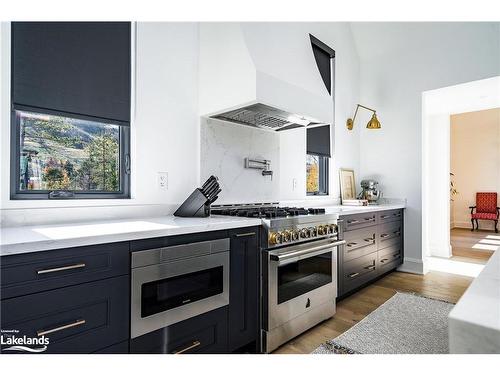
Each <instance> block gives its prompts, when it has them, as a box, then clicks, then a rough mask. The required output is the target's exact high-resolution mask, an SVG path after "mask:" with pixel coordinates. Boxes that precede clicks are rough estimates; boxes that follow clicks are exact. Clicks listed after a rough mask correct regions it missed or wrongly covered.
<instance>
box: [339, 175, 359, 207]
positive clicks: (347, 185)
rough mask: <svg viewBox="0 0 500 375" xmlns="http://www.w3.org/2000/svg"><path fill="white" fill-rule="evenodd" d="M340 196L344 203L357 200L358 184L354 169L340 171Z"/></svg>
mask: <svg viewBox="0 0 500 375" xmlns="http://www.w3.org/2000/svg"><path fill="white" fill-rule="evenodd" d="M340 196H341V198H342V201H344V200H346V199H356V183H355V182H354V170H353V169H344V168H342V169H340Z"/></svg>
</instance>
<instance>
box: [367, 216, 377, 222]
mask: <svg viewBox="0 0 500 375" xmlns="http://www.w3.org/2000/svg"><path fill="white" fill-rule="evenodd" d="M365 220H366V221H372V220H375V216H372V217H365Z"/></svg>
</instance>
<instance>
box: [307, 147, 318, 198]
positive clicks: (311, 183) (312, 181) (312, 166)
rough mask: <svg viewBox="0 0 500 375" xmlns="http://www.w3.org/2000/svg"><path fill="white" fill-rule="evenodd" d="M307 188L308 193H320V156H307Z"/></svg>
mask: <svg viewBox="0 0 500 375" xmlns="http://www.w3.org/2000/svg"><path fill="white" fill-rule="evenodd" d="M306 173H307V174H306V186H307V192H308V193H318V192H319V156H316V155H309V154H308V155H307V158H306Z"/></svg>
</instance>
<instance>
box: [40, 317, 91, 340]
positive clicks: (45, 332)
mask: <svg viewBox="0 0 500 375" xmlns="http://www.w3.org/2000/svg"><path fill="white" fill-rule="evenodd" d="M82 324H85V319H78V320H76V321H74V322H73V323H69V324H65V325H63V326H59V327H56V328H52V329H47V330H40V331H37V332H36V335H37V336H38V337H40V336H45V335H48V334H49V333H54V332H58V331H63V330H65V329H68V328H73V327H77V326H81V325H82Z"/></svg>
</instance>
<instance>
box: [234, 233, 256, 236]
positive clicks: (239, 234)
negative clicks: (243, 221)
mask: <svg viewBox="0 0 500 375" xmlns="http://www.w3.org/2000/svg"><path fill="white" fill-rule="evenodd" d="M255 234H256V233H255V232H248V233H238V234H236V237H250V236H255Z"/></svg>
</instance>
